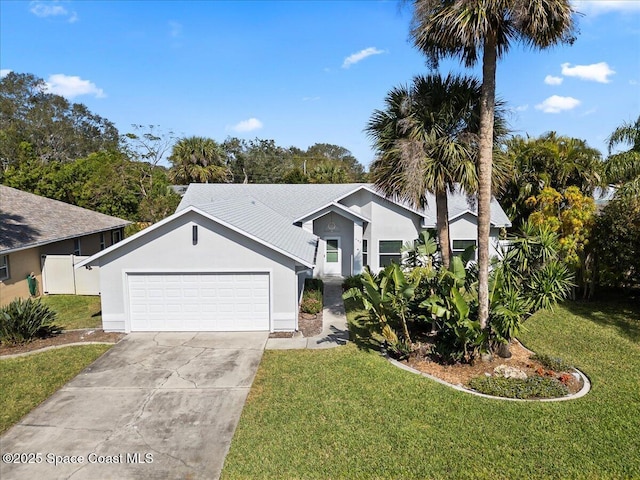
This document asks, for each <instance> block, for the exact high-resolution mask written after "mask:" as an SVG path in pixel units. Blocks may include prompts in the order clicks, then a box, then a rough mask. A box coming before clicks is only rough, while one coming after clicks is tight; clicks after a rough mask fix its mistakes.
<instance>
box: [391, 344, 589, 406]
mask: <svg viewBox="0 0 640 480" xmlns="http://www.w3.org/2000/svg"><path fill="white" fill-rule="evenodd" d="M429 346H430V345H425V347H426V349H428V348H429ZM509 349H510V351H511V358H500V357H498V356H494V357H493V358H492V359H491V360H490V361H481V360H477V361H476V362H475V363H473V364H462V363H457V364H453V365H443V364H441V363H438V362H435V361H433V360H431V359H430V358H429V357H428V356H418V355H414V356H411V357H410V358H409V359H408V360H407V361H405V362H404V363H405V364H407V365H408V366H410V367H411V368H414V369H415V370H418V371H420V372H423V373H428V374H429V375H433V376H434V377H436V378H439V379H440V380H444V381H445V382H447V383H450V384H452V385H458V386H462V387H465V388H468V387H467V384H468V383H469V381H470V380H471V379H472V378H476V377H482V376H486V375H491V374H493V370H494V369H495V368H496V367H497V366H499V365H506V366H509V367H515V368H517V369H519V370H522V371H523V372H525V373H526V374H527V376H533V375H536V370H538V371H540V370H542V371H545V372H550V371H549V370H548V369H546V368H545V367H544V366H543V365H542V364H541V363H540V362H538V361H536V360H533V359H531V358H530V357H531V356H532V355H534V354H533V353H532V352H531V351H529V350H527V349H526V348H525V347H523V346H522V344H520V342H512V343H511V344H510V345H509ZM567 387H568V389H569V393H571V394H573V393H577V392H578V391H580V389H581V388H582V382H581V381H578V380H577V379H575V378H572V379H571V380H569V381H568V383H567Z"/></svg>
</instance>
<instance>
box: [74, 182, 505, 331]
mask: <svg viewBox="0 0 640 480" xmlns="http://www.w3.org/2000/svg"><path fill="white" fill-rule="evenodd" d="M491 209H492V210H491V216H492V228H491V238H492V245H493V248H494V250H495V249H496V248H497V246H498V236H499V230H500V229H501V228H503V227H509V226H510V222H509V219H508V218H507V216H506V215H505V213H504V211H503V210H502V208H501V207H500V205H499V204H498V203H497V202H496V201H495V200H494V201H493V203H492V204H491ZM449 217H450V232H451V239H452V248H453V251H454V254H455V253H457V252H461V251H463V250H464V249H465V248H466V247H467V246H468V245H469V244H473V243H475V242H476V210H475V208H474V207H473V205H470V204H469V201H468V199H467V198H466V197H465V196H464V195H462V194H460V193H454V194H453V195H451V196H450V198H449ZM435 220H436V219H435V201H434V200H433V199H430V201H429V202H428V207H427V208H426V209H425V210H415V209H412V208H410V207H408V206H406V205H403V204H402V203H399V202H396V201H393V200H390V199H388V198H385V197H384V196H383V195H382V194H380V193H378V192H377V191H376V190H375V188H374V187H373V186H372V185H370V184H329V185H290V184H277V185H264V184H250V185H245V184H191V185H189V187H188V189H187V191H186V193H185V194H184V197H183V198H182V201H181V203H180V205H179V206H178V208H177V210H176V212H175V213H174V214H173V215H171V216H170V217H168V218H165V219H164V220H162V221H160V222H158V223H156V224H154V225H152V226H151V227H149V228H147V229H145V230H143V231H141V232H139V233H138V234H136V235H133V236H132V237H129V238H127V239H125V240H124V241H122V242H120V243H118V244H116V245H113V246H112V247H109V248H107V249H105V250H103V251H102V252H100V253H98V254H96V255H94V256H92V257H90V258H88V259H86V260H85V261H83V262H82V263H80V264H79V265H78V268H91V267H92V266H99V267H100V285H101V296H102V319H103V320H102V321H103V328H104V329H105V330H107V331H120V332H131V331H252V330H259V331H263V330H266V331H272V332H274V331H292V330H295V329H297V325H298V305H299V301H300V299H301V295H302V290H303V285H304V279H305V278H306V277H309V276H332V275H333V276H348V275H352V274H356V273H360V272H361V271H362V269H363V268H364V266H365V265H368V266H369V267H370V268H371V269H372V270H374V271H377V270H379V269H380V268H382V267H384V266H385V265H387V264H388V263H390V262H391V261H393V260H399V259H400V255H401V253H400V249H401V247H402V245H403V243H404V242H408V241H412V240H414V239H415V238H417V237H418V234H419V233H420V231H421V230H423V229H433V228H435Z"/></svg>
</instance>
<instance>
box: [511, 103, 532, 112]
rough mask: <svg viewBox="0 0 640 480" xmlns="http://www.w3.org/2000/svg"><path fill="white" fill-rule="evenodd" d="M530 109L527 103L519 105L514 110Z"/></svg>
mask: <svg viewBox="0 0 640 480" xmlns="http://www.w3.org/2000/svg"><path fill="white" fill-rule="evenodd" d="M528 109H529V104H526V105H518V106H517V107H516V108H514V110H515V111H516V112H524V111H526V110H528Z"/></svg>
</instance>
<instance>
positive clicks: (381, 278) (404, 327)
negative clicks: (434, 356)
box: [342, 263, 416, 352]
mask: <svg viewBox="0 0 640 480" xmlns="http://www.w3.org/2000/svg"><path fill="white" fill-rule="evenodd" d="M361 280H362V287H361V288H357V287H356V288H351V289H349V290H348V291H347V292H345V293H344V295H343V296H342V298H344V299H345V300H346V299H349V298H353V299H355V300H358V301H361V302H362V305H363V307H364V309H365V311H366V312H367V315H368V316H369V319H370V321H371V323H372V324H373V325H374V326H375V328H376V330H377V331H378V332H379V333H380V334H381V335H382V336H383V337H384V339H385V341H386V343H387V346H388V347H390V348H391V349H392V350H396V352H406V351H407V350H409V351H410V349H411V346H412V341H411V335H410V333H409V325H408V322H409V317H410V316H411V311H410V308H409V307H410V304H411V301H412V300H413V297H414V294H415V287H416V283H415V281H413V280H412V279H410V278H407V277H406V276H405V274H404V273H403V272H402V269H401V268H400V266H399V265H398V264H396V263H392V264H390V265H387V266H386V267H385V268H384V270H382V271H381V272H380V273H378V274H377V275H374V274H372V273H371V271H370V270H369V269H368V268H367V269H365V270H364V272H363V273H362V277H361ZM396 329H401V331H402V339H400V338H399V337H398V334H397V333H396V331H395V330H396Z"/></svg>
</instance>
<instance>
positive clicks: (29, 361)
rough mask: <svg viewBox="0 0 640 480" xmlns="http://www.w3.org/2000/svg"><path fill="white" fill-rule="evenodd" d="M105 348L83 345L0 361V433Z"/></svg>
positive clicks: (108, 346) (94, 358)
mask: <svg viewBox="0 0 640 480" xmlns="http://www.w3.org/2000/svg"><path fill="white" fill-rule="evenodd" d="M109 348H111V346H110V345H83V346H74V347H66V348H62V349H57V350H50V351H47V352H43V353H37V354H34V355H29V356H26V357H20V358H7V359H2V360H0V405H2V408H0V433H2V432H4V431H5V430H7V429H8V428H9V427H11V426H12V425H14V424H15V423H16V422H18V421H19V420H20V419H21V418H22V417H23V416H24V415H26V414H27V413H29V412H30V411H31V410H33V409H34V408H35V407H37V406H38V405H39V404H40V403H42V402H43V401H44V400H46V399H47V398H48V397H49V396H50V395H52V394H53V393H54V392H55V391H56V390H58V389H59V388H60V387H62V386H63V385H64V384H65V383H67V382H68V381H69V380H71V379H72V378H73V377H75V376H76V375H77V374H78V373H80V372H81V371H82V370H83V369H84V368H85V367H86V366H88V365H89V364H91V363H92V362H93V361H95V360H96V359H97V358H98V357H99V356H100V355H102V354H103V353H104V352H106V351H107V350H108V349H109ZM69 414H70V415H71V414H73V412H69Z"/></svg>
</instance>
